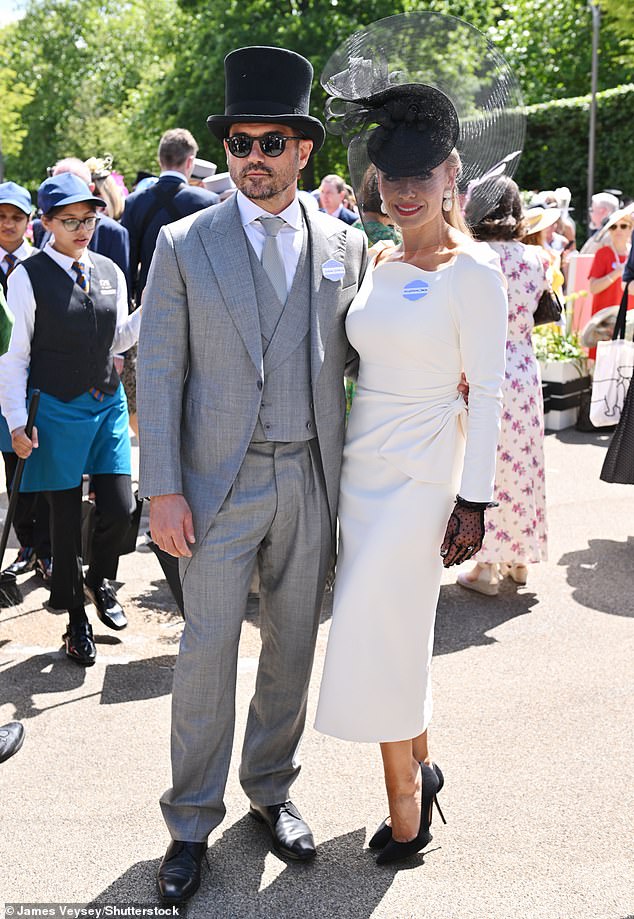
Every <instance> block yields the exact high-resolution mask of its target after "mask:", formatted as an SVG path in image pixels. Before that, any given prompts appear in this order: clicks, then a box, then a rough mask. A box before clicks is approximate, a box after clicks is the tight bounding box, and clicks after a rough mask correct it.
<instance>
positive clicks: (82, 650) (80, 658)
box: [62, 622, 97, 667]
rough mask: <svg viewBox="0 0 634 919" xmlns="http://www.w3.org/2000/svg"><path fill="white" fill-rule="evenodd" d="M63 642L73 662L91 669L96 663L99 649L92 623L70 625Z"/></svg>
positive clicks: (63, 636) (67, 655) (67, 654)
mask: <svg viewBox="0 0 634 919" xmlns="http://www.w3.org/2000/svg"><path fill="white" fill-rule="evenodd" d="M62 641H63V642H64V644H65V646H66V657H70V659H71V660H73V661H75V662H76V663H78V664H82V665H83V666H84V667H90V666H92V664H94V663H95V659H96V657H97V649H96V648H95V643H94V641H93V637H92V626H91V625H90V623H88V622H82V623H81V624H80V625H71V624H70V623H69V624H68V626H67V628H66V631H65V632H64V634H63V635H62Z"/></svg>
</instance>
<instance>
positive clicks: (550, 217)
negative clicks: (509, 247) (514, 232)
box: [522, 207, 561, 236]
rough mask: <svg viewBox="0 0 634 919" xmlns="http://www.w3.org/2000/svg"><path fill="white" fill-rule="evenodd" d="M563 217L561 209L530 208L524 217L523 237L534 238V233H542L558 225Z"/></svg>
mask: <svg viewBox="0 0 634 919" xmlns="http://www.w3.org/2000/svg"><path fill="white" fill-rule="evenodd" d="M560 217H561V209H560V208H558V207H529V208H528V209H527V210H525V211H524V213H523V215H522V222H523V225H524V227H523V230H522V236H532V234H533V233H541V231H542V230H547V229H548V227H552V225H553V224H554V223H557V221H558V220H559V218H560Z"/></svg>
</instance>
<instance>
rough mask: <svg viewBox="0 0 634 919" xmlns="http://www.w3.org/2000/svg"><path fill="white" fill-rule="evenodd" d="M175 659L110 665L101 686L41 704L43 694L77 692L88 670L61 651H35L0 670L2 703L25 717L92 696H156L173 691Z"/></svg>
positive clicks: (104, 701)
mask: <svg viewBox="0 0 634 919" xmlns="http://www.w3.org/2000/svg"><path fill="white" fill-rule="evenodd" d="M101 637H102V636H99V638H101ZM109 638H110V636H106V637H105V641H99V639H97V642H98V644H105V643H106V642H107V641H108V639H109ZM113 640H114V641H116V639H113ZM175 660H176V656H175V655H174V654H164V655H161V656H159V657H148V658H146V659H145V660H139V661H129V662H128V663H126V664H107V665H106V667H105V669H104V677H103V686H102V688H101V689H99V690H97V691H96V692H90V693H87V694H86V695H81V696H76V695H73V696H72V697H71V698H69V699H64V700H63V701H61V702H59V701H55V702H53V703H52V704H51V705H46V704H42V698H41V697H42V696H46V695H47V694H53V695H57V694H59V693H75V692H76V691H77V690H78V689H79V688H80V687H81V686H82V685H83V683H84V681H85V677H86V670H85V669H84V668H83V667H78V666H77V665H76V664H74V663H73V662H72V661H69V660H67V659H66V656H65V655H64V653H63V652H62V651H60V652H59V654H51V653H47V654H35V655H33V657H29V658H26V659H25V660H20V661H19V662H18V663H16V664H13V665H11V662H9V666H5V667H4V668H3V669H2V670H1V671H0V675H1V676H2V680H1V682H0V705H13V706H14V708H15V714H14V716H13V717H14V718H15V719H17V720H22V719H24V718H35V717H36V716H37V715H41V714H42V713H43V712H47V711H49V710H50V709H52V708H60V707H61V706H63V705H72V704H73V703H75V702H81V701H83V700H84V699H86V698H89V697H91V696H100V697H101V698H100V700H99V703H100V705H116V704H118V703H122V702H137V701H140V700H142V699H156V698H158V697H159V696H166V695H168V694H169V693H171V691H172V677H173V669H174V662H175ZM36 697H39V701H38V704H37V706H36V704H35V702H34V700H35V698H36Z"/></svg>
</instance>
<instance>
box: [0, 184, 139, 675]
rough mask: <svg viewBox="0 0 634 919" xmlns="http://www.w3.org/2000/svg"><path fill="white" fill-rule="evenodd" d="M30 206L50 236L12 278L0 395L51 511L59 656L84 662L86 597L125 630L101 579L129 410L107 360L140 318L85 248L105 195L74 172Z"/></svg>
mask: <svg viewBox="0 0 634 919" xmlns="http://www.w3.org/2000/svg"><path fill="white" fill-rule="evenodd" d="M38 203H39V206H40V208H41V209H42V222H43V224H44V227H45V229H47V230H49V231H50V232H51V233H52V234H53V235H52V237H51V239H50V240H49V242H48V243H47V244H46V246H45V247H44V249H43V250H42V251H41V252H39V253H37V254H36V255H35V256H33V257H32V258H30V259H28V260H27V261H26V262H24V263H23V264H21V265H19V266H18V267H17V268H16V269H15V270H14V272H13V274H12V277H11V283H10V284H9V309H10V310H11V312H12V313H13V315H14V317H15V323H14V327H13V334H12V336H11V344H10V346H9V351H8V352H7V354H6V355H5V357H4V358H3V359H2V361H1V362H0V399H1V402H2V411H3V413H4V414H5V417H6V419H7V423H8V425H9V429H10V431H11V437H12V441H13V449H14V450H15V452H16V453H17V455H18V456H19V457H21V458H26V457H30V459H29V462H28V463H27V464H26V467H25V471H24V478H23V482H22V486H21V488H22V490H23V491H26V492H30V491H44V492H46V495H47V499H48V502H49V505H50V508H51V536H52V540H53V553H54V557H55V564H54V566H53V572H52V582H51V601H50V603H51V606H52V607H53V608H54V609H67V610H68V613H69V623H68V628H67V630H66V633H65V634H64V636H63V638H64V643H65V648H66V654H67V656H68V657H69V658H71V659H72V660H74V661H75V662H76V663H78V664H82V665H84V666H88V665H90V664H93V663H94V661H95V656H96V651H95V644H94V640H93V634H92V628H91V626H90V624H89V622H88V618H87V616H86V611H85V607H84V592H85V594H86V596H87V598H88V599H89V600H90V601H91V602H92V603H94V605H95V606H96V609H97V615H98V616H99V618H100V619H101V621H102V622H103V623H104V624H105V625H107V626H108V627H109V628H112V629H123V628H125V626H126V625H127V620H126V618H125V615H124V612H123V610H122V608H121V606H120V604H119V602H118V600H117V597H116V594H115V592H114V590H113V588H112V586H111V585H110V583H109V581H108V580H107V579H109V578H114V577H116V571H117V565H118V561H119V556H118V552H117V548H116V547H117V546H118V545H120V543H121V537H122V534H123V532H124V531H125V530H126V529H127V527H128V526H129V521H130V511H131V508H132V489H131V479H130V474H131V468H130V438H129V435H128V410H127V404H126V399H125V394H124V392H123V387H122V386H121V383H120V381H119V376H118V374H117V371H116V369H115V367H114V362H113V354H114V353H116V352H117V351H119V350H121V351H126V350H127V349H128V348H130V347H131V346H132V345H133V344H134V343H135V341H136V339H137V337H138V330H139V325H140V320H141V310H140V309H139V310H137V311H136V312H135V313H133V314H132V315H131V316H128V297H127V285H126V281H125V277H124V275H123V272H122V271H121V269H120V268H119V267H118V266H117V265H116V264H115V263H114V262H112V261H111V260H110V259H108V258H106V257H105V256H102V255H99V254H97V253H95V252H89V251H88V244H89V243H90V240H91V238H92V235H93V233H94V230H95V227H96V225H97V220H98V217H97V208H98V207H103V206H104V202H103V201H102V199H101V198H96V197H94V196H93V194H92V193H91V191H90V189H89V188H88V186H87V185H86V183H85V182H83V181H82V180H81V179H79V178H78V177H77V176H75V175H72V174H71V173H61V174H60V175H57V176H52V177H51V178H49V179H47V180H46V181H45V182H43V183H42V185H41V186H40V188H39V190H38ZM30 389H39V390H40V392H41V396H40V406H39V411H38V417H37V422H36V426H37V427H36V428H34V430H33V435H32V438H29V437H27V435H26V433H25V430H24V427H25V422H26V408H25V406H26V398H27V395H28V391H29V390H30ZM85 472H86V473H89V474H90V475H91V476H92V484H93V488H94V491H95V504H96V526H95V530H94V535H93V545H92V557H91V562H90V566H89V568H88V571H87V574H86V583H85V584H84V580H83V574H82V559H81V554H82V549H81V500H82V475H83V474H84V473H85Z"/></svg>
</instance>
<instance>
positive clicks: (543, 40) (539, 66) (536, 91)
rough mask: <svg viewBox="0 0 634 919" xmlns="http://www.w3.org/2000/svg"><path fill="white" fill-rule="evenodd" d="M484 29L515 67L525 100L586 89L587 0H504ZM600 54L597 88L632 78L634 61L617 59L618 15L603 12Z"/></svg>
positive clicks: (589, 38)
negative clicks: (493, 22) (494, 20)
mask: <svg viewBox="0 0 634 919" xmlns="http://www.w3.org/2000/svg"><path fill="white" fill-rule="evenodd" d="M608 2H614V3H615V5H616V2H617V0H608ZM618 2H621V0H618ZM624 5H626V4H624ZM488 35H489V37H490V38H491V40H492V41H493V42H494V43H495V44H496V45H497V46H498V47H499V49H500V51H501V52H502V53H503V54H504V56H505V57H506V58H507V60H508V61H509V63H510V64H511V66H512V67H513V69H514V71H515V73H516V75H517V77H518V79H519V81H520V84H521V86H522V89H523V91H524V95H525V98H526V102H527V103H528V104H529V105H532V104H539V103H542V102H548V101H549V100H551V99H564V98H570V97H575V96H581V95H584V94H585V93H587V92H589V90H590V70H591V66H592V17H591V13H590V9H589V7H588V4H587V2H586V0H507V2H505V3H503V4H502V7H501V8H500V10H499V13H498V17H497V22H496V23H495V25H493V26H492V27H491V28H490V29H489V30H488ZM599 54H600V67H599V89H608V88H610V87H613V86H617V85H619V84H620V83H626V82H629V81H631V80H632V79H634V61H632V60H630V61H628V62H626V64H624V63H623V61H622V60H621V57H622V55H621V51H620V40H619V36H618V34H617V25H616V21H615V19H614V17H613V16H612V15H611V14H607V13H606V15H605V16H604V17H603V21H602V25H601V32H600V48H599Z"/></svg>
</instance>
